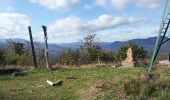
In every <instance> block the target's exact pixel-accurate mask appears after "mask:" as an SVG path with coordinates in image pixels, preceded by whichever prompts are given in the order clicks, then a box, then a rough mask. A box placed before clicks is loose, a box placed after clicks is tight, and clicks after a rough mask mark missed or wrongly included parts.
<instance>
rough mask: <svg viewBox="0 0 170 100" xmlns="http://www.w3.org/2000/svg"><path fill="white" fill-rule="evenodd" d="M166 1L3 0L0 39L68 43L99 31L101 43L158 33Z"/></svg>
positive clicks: (98, 36)
mask: <svg viewBox="0 0 170 100" xmlns="http://www.w3.org/2000/svg"><path fill="white" fill-rule="evenodd" d="M164 2H165V0H0V7H1V9H0V38H23V39H29V35H28V30H27V27H28V26H29V25H31V26H32V31H33V37H34V40H36V41H43V33H42V28H41V26H42V25H46V26H47V28H48V38H49V42H50V43H69V42H77V41H79V40H80V39H83V37H84V36H86V35H87V34H89V33H94V34H96V36H97V38H96V40H97V41H99V42H113V41H126V40H129V39H136V38H148V37H153V36H156V35H157V30H158V28H159V24H160V21H161V16H162V12H163V7H164Z"/></svg>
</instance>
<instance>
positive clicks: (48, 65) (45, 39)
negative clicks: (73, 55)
mask: <svg viewBox="0 0 170 100" xmlns="http://www.w3.org/2000/svg"><path fill="white" fill-rule="evenodd" d="M42 28H43V31H44V43H45V61H46V67H47V68H48V69H51V66H50V63H49V57H48V51H49V50H48V43H47V39H48V37H47V27H46V26H44V25H43V26H42Z"/></svg>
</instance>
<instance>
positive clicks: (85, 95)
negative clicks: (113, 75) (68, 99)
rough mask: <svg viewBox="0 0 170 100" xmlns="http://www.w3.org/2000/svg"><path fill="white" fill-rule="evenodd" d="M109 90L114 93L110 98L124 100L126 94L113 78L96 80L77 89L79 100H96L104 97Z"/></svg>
mask: <svg viewBox="0 0 170 100" xmlns="http://www.w3.org/2000/svg"><path fill="white" fill-rule="evenodd" d="M110 92H112V93H114V96H113V97H111V98H112V99H117V100H126V94H125V93H124V91H123V89H121V85H119V84H118V83H116V82H115V81H114V80H102V81H98V82H96V83H95V84H94V85H93V86H89V87H87V88H85V89H82V90H81V91H79V93H78V95H79V96H80V100H98V99H104V98H105V97H106V96H107V94H109V93H110Z"/></svg>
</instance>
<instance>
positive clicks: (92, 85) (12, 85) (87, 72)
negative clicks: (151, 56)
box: [0, 67, 169, 100]
mask: <svg viewBox="0 0 170 100" xmlns="http://www.w3.org/2000/svg"><path fill="white" fill-rule="evenodd" d="M23 71H24V72H25V73H26V75H25V76H17V77H13V76H11V74H1V75H0V99H12V100H15V99H16V100H23V99H33V100H94V99H102V100H103V99H105V100H114V99H120V100H121V99H128V97H129V96H130V97H131V94H128V95H127V94H126V91H125V89H126V88H124V87H125V84H126V86H128V82H130V81H131V80H133V79H136V78H137V76H139V75H141V74H144V73H146V69H145V68H129V69H124V68H105V67H97V68H70V69H68V68H67V69H63V68H60V69H57V70H53V71H48V70H45V69H36V70H33V69H25V70H23ZM70 76H73V77H76V79H66V78H67V77H70ZM47 80H50V81H57V80H62V81H63V85H62V86H54V87H52V86H50V85H49V84H47V82H46V81H47ZM168 90H169V89H168ZM127 93H130V92H129V91H127Z"/></svg>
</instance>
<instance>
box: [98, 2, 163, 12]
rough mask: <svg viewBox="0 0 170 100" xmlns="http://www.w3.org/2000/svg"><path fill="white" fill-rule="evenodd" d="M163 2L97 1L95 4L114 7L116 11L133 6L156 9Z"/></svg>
mask: <svg viewBox="0 0 170 100" xmlns="http://www.w3.org/2000/svg"><path fill="white" fill-rule="evenodd" d="M162 2H163V1H162V0H95V4H96V5H98V6H100V7H105V8H107V7H113V8H114V9H116V10H122V9H125V8H126V7H127V6H128V5H130V4H132V5H135V6H137V7H142V8H148V9H154V8H157V7H159V6H160V5H161V4H162Z"/></svg>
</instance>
